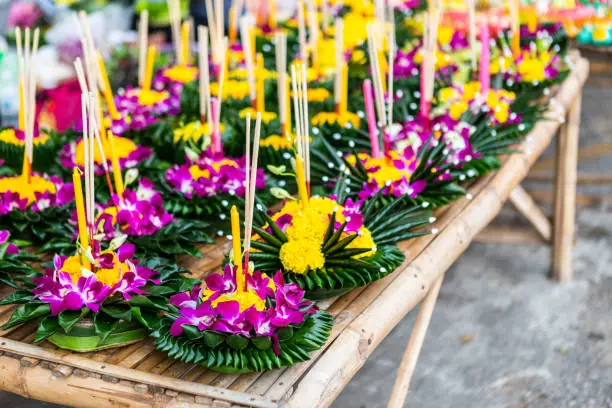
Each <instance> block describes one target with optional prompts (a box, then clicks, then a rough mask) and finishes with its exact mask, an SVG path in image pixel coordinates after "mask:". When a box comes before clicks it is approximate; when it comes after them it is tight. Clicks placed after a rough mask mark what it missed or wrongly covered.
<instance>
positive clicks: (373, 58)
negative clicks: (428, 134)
mask: <svg viewBox="0 0 612 408" xmlns="http://www.w3.org/2000/svg"><path fill="white" fill-rule="evenodd" d="M367 32H368V52H369V57H370V68H371V70H372V78H373V80H374V98H375V100H376V111H377V113H378V119H379V120H380V122H381V124H382V126H383V127H386V125H387V118H386V114H385V107H384V97H383V90H382V83H381V80H380V78H381V77H380V76H381V72H380V63H379V61H378V46H377V43H376V36H375V32H374V26H373V25H372V24H370V25H368V26H367Z"/></svg>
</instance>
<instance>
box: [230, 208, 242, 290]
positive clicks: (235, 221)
mask: <svg viewBox="0 0 612 408" xmlns="http://www.w3.org/2000/svg"><path fill="white" fill-rule="evenodd" d="M231 219H232V246H233V248H234V265H235V266H236V287H237V291H238V292H242V291H243V289H244V275H243V273H242V245H241V243H240V216H239V215H238V209H237V208H236V206H235V205H233V206H232V210H231Z"/></svg>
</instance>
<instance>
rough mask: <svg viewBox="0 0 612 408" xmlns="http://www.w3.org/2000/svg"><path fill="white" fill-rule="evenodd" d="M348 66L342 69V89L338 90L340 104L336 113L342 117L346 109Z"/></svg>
mask: <svg viewBox="0 0 612 408" xmlns="http://www.w3.org/2000/svg"><path fill="white" fill-rule="evenodd" d="M347 94H348V66H347V65H344V66H343V67H342V88H341V90H340V104H339V105H338V113H339V114H340V115H344V114H345V113H346V111H347V109H348V107H347V105H348V102H347V98H348V95H347Z"/></svg>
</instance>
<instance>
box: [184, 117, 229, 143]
mask: <svg viewBox="0 0 612 408" xmlns="http://www.w3.org/2000/svg"><path fill="white" fill-rule="evenodd" d="M219 127H220V130H221V132H223V131H224V130H225V125H224V124H223V123H221V125H220V126H219ZM210 134H211V129H209V128H208V122H204V123H201V122H200V121H199V120H196V121H193V122H189V123H187V124H185V125H184V126H182V127H179V128H177V129H174V143H178V142H179V141H183V142H187V141H189V140H193V141H194V142H196V143H198V142H200V140H202V138H204V140H206V143H205V145H206V146H208V145H209V144H210Z"/></svg>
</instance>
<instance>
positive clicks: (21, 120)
mask: <svg viewBox="0 0 612 408" xmlns="http://www.w3.org/2000/svg"><path fill="white" fill-rule="evenodd" d="M23 105H24V104H23V82H22V81H19V130H24V129H25V111H24V110H23Z"/></svg>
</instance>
